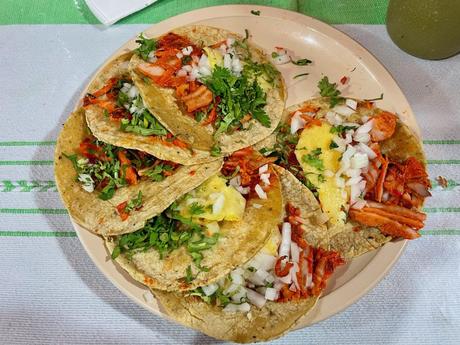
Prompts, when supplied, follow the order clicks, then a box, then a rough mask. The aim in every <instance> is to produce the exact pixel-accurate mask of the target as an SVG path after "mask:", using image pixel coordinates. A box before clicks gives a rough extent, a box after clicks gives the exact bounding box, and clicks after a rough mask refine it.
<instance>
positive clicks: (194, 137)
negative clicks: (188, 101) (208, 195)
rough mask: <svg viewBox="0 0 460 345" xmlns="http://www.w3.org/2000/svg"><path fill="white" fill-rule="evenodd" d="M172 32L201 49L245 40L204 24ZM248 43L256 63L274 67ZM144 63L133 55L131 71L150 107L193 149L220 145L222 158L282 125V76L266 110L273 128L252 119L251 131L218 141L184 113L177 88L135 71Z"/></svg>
mask: <svg viewBox="0 0 460 345" xmlns="http://www.w3.org/2000/svg"><path fill="white" fill-rule="evenodd" d="M172 32H173V33H175V34H178V35H181V36H185V37H187V38H188V39H189V40H190V41H191V42H192V43H193V44H195V45H197V46H200V47H206V46H210V45H213V44H215V43H218V42H221V41H223V40H225V39H227V38H235V39H237V40H242V37H241V36H239V35H237V34H235V33H232V32H230V31H227V30H224V29H219V28H214V27H209V26H203V25H191V26H185V27H182V28H178V29H174V30H172ZM248 44H249V50H250V52H251V54H252V59H253V60H254V61H256V62H259V63H269V64H271V62H270V60H269V59H268V58H267V56H266V55H265V53H264V52H263V51H262V50H261V49H259V48H258V47H256V46H255V45H254V44H252V43H248ZM144 62H145V61H144V60H142V59H141V58H140V57H139V56H137V55H134V56H133V57H132V59H131V62H130V66H129V69H130V71H131V75H132V77H133V80H134V82H135V84H136V86H137V87H138V88H139V91H140V93H141V95H142V97H143V99H144V101H145V103H146V105H147V107H148V108H149V109H150V111H151V112H152V113H153V114H155V116H156V117H157V118H158V120H159V121H160V122H161V123H162V124H163V125H164V126H165V127H166V128H167V129H168V130H169V131H170V132H171V133H173V134H174V135H176V136H177V137H178V138H180V139H182V140H184V141H186V142H188V143H190V144H191V145H192V147H194V148H197V149H200V150H204V151H209V150H210V149H211V148H212V146H213V145H214V144H217V145H218V146H219V147H220V148H221V151H222V154H223V155H226V154H230V153H232V152H234V151H237V150H239V149H241V148H244V147H247V146H250V145H253V144H255V143H256V142H258V141H260V140H262V139H263V138H265V137H267V136H268V135H270V133H272V132H273V131H274V130H275V128H276V126H277V125H278V123H279V120H280V118H281V115H282V113H283V108H284V103H285V98H286V95H285V91H284V81H283V79H282V77H281V74H278V75H276V76H273V77H274V78H275V86H274V87H273V88H271V89H270V90H269V91H268V92H267V105H266V106H265V111H266V112H267V114H268V116H269V118H270V121H271V125H270V127H265V126H263V125H262V124H260V123H259V122H258V121H256V120H254V119H252V120H250V121H249V129H248V130H241V131H235V132H234V133H232V134H227V133H224V134H222V135H219V137H218V138H217V139H216V140H217V142H215V139H214V138H213V129H212V128H211V126H207V127H203V126H202V125H200V124H199V123H198V122H197V121H195V119H192V118H191V117H190V116H188V115H186V114H185V113H184V112H183V110H181V108H180V106H179V104H178V103H177V99H176V97H175V90H174V89H172V88H165V87H160V86H158V85H155V83H153V82H150V81H146V79H147V78H145V77H144V76H143V75H142V74H140V73H139V72H137V71H136V67H137V66H138V65H139V64H141V63H144Z"/></svg>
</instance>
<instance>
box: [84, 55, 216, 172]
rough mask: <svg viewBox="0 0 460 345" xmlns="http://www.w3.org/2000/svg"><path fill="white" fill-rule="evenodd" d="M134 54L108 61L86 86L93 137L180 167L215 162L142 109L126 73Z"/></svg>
mask: <svg viewBox="0 0 460 345" xmlns="http://www.w3.org/2000/svg"><path fill="white" fill-rule="evenodd" d="M132 55H133V53H132V52H129V53H125V54H123V55H120V56H118V57H116V58H115V59H113V60H112V61H110V62H109V63H108V64H107V65H106V66H105V67H104V68H103V69H102V70H101V71H100V72H99V73H98V74H97V75H96V77H95V78H94V80H93V81H92V82H91V84H90V85H89V86H88V91H87V94H86V95H85V97H84V98H83V107H84V108H85V110H86V120H87V123H88V126H89V128H90V129H91V131H92V133H93V135H94V136H95V137H97V138H98V139H99V140H101V141H104V142H106V143H109V144H112V145H117V146H121V147H125V148H129V149H134V150H140V151H143V152H147V153H149V154H151V155H153V156H155V157H158V158H160V159H164V160H169V161H172V162H175V163H179V164H183V165H193V164H199V163H203V162H209V161H212V160H216V158H215V157H211V155H210V154H209V152H205V151H200V150H196V149H193V148H192V147H191V146H190V145H189V144H187V143H185V142H184V141H181V140H179V139H178V138H176V137H175V136H174V135H172V134H171V133H170V132H169V131H168V130H166V128H165V127H164V126H162V125H161V123H160V122H158V120H157V119H156V115H155V113H151V112H150V111H149V110H148V109H147V108H146V107H145V105H144V101H143V99H142V96H141V95H140V94H139V91H138V89H137V87H136V86H135V85H134V83H133V80H132V79H131V76H130V74H129V72H128V63H129V60H130V59H131V57H132Z"/></svg>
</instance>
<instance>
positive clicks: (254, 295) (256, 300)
mask: <svg viewBox="0 0 460 345" xmlns="http://www.w3.org/2000/svg"><path fill="white" fill-rule="evenodd" d="M246 292H247V296H248V300H249V302H251V303H252V304H254V305H255V306H256V307H259V308H262V307H263V306H264V305H265V302H267V300H266V299H265V296H263V295H261V294H260V293H258V292H255V291H254V290H251V289H247V290H246Z"/></svg>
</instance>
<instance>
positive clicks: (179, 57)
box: [176, 53, 184, 59]
mask: <svg viewBox="0 0 460 345" xmlns="http://www.w3.org/2000/svg"><path fill="white" fill-rule="evenodd" d="M176 57H177V58H178V59H182V58H183V57H184V54H182V53H177V54H176Z"/></svg>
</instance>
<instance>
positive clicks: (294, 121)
mask: <svg viewBox="0 0 460 345" xmlns="http://www.w3.org/2000/svg"><path fill="white" fill-rule="evenodd" d="M305 124H306V121H305V120H304V119H303V118H302V116H301V112H300V111H296V112H295V113H294V115H293V116H292V118H291V134H295V133H297V131H298V130H299V129H301V128H304V127H305Z"/></svg>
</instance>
